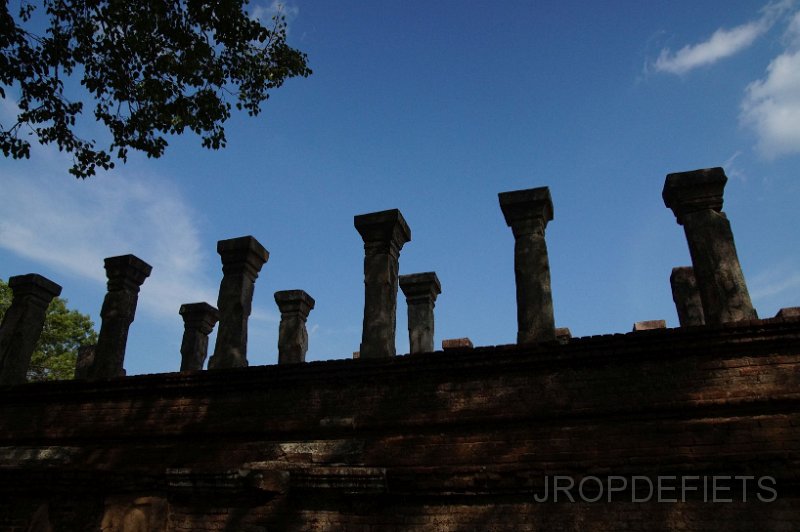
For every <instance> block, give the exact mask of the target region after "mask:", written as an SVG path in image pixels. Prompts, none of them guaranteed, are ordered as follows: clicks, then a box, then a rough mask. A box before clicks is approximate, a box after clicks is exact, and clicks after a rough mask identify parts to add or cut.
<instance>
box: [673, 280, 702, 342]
mask: <svg viewBox="0 0 800 532" xmlns="http://www.w3.org/2000/svg"><path fill="white" fill-rule="evenodd" d="M669 284H670V286H671V287H672V300H673V301H674V302H675V309H676V310H677V311H678V322H679V323H680V324H681V327H690V326H692V325H703V324H704V323H705V322H706V321H705V318H704V317H703V302H702V301H700V292H699V291H698V290H697V281H696V280H695V278H694V270H692V268H691V266H681V267H679V268H672V274H671V275H670V276H669Z"/></svg>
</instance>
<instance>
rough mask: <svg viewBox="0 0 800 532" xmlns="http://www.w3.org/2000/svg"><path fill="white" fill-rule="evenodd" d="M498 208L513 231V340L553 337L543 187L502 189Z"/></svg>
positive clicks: (548, 216) (547, 206) (548, 209)
mask: <svg viewBox="0 0 800 532" xmlns="http://www.w3.org/2000/svg"><path fill="white" fill-rule="evenodd" d="M499 198H500V208H501V209H502V211H503V216H505V219H506V223H507V224H508V226H509V227H511V230H512V231H513V232H514V275H515V278H516V284H517V343H518V344H525V343H531V342H541V341H546V340H555V337H556V335H555V320H554V318H553V296H552V292H551V289H550V261H549V259H548V258H547V244H546V243H545V238H544V231H545V228H546V227H547V222H549V221H550V220H552V219H553V202H552V200H551V199H550V189H549V188H547V187H539V188H532V189H528V190H517V191H514V192H502V193H500V194H499Z"/></svg>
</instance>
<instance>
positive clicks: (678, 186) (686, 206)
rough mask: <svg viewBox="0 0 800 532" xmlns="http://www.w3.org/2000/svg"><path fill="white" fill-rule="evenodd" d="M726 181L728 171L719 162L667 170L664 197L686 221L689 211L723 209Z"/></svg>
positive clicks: (666, 203) (666, 202) (668, 206)
mask: <svg viewBox="0 0 800 532" xmlns="http://www.w3.org/2000/svg"><path fill="white" fill-rule="evenodd" d="M727 182H728V177H727V176H726V175H725V171H724V170H723V169H722V168H720V167H718V166H717V167H714V168H703V169H700V170H692V171H690V172H676V173H673V174H667V179H666V180H665V181H664V190H663V191H662V192H661V197H662V198H663V199H664V205H666V206H667V208H668V209H672V212H673V213H674V214H675V217H676V218H677V219H678V223H679V224H681V225H683V222H684V216H685V215H686V214H690V213H693V212H697V211H705V210H712V211H716V212H721V211H722V201H723V200H722V194H723V192H724V191H725V183H727Z"/></svg>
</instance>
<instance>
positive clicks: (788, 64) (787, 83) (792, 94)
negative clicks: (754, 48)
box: [740, 51, 800, 158]
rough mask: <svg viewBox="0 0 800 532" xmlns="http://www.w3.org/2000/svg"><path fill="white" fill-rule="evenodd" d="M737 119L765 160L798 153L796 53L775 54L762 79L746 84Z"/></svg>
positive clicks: (799, 64)
mask: <svg viewBox="0 0 800 532" xmlns="http://www.w3.org/2000/svg"><path fill="white" fill-rule="evenodd" d="M740 119H741V122H742V124H744V125H746V126H749V127H752V128H753V129H754V130H755V132H756V134H757V136H758V149H759V151H760V152H761V153H762V154H763V155H764V156H766V157H767V158H775V157H777V156H779V155H786V154H790V153H800V51H794V52H785V53H783V54H781V55H779V56H778V57H776V58H775V59H773V60H772V62H771V63H770V64H769V66H768V67H767V74H766V77H764V78H763V79H760V80H757V81H754V82H753V83H751V84H750V85H748V87H747V89H746V90H745V98H744V101H743V102H742V112H741V115H740Z"/></svg>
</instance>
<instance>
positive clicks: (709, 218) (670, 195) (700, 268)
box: [661, 168, 757, 325]
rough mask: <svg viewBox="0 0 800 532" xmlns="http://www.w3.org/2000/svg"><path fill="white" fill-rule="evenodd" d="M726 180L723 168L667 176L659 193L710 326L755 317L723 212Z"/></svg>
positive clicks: (729, 227)
mask: <svg viewBox="0 0 800 532" xmlns="http://www.w3.org/2000/svg"><path fill="white" fill-rule="evenodd" d="M727 181H728V178H727V177H726V176H725V172H724V171H723V170H722V168H706V169H704V170H695V171H692V172H681V173H677V174H669V175H668V176H667V179H666V182H665V183H664V190H663V192H662V194H661V196H662V197H663V199H664V204H665V205H666V206H667V207H668V208H670V209H672V212H673V213H675V217H676V218H677V220H678V224H680V225H682V226H683V229H684V232H685V233H686V241H687V242H688V244H689V254H690V255H691V257H692V266H693V267H694V275H695V277H696V279H697V288H698V290H699V291H700V300H701V301H702V302H703V313H704V316H705V321H706V323H708V324H710V325H719V324H721V323H728V322H734V321H741V320H748V319H755V318H757V316H756V312H755V310H754V309H753V304H752V303H751V302H750V294H749V293H748V291H747V285H746V284H745V281H744V275H743V274H742V268H741V266H740V265H739V257H738V256H737V255H736V245H735V244H734V242H733V233H732V232H731V224H730V222H728V218H727V217H726V216H725V213H723V212H722V193H723V191H724V189H725V183H726V182H727Z"/></svg>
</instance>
